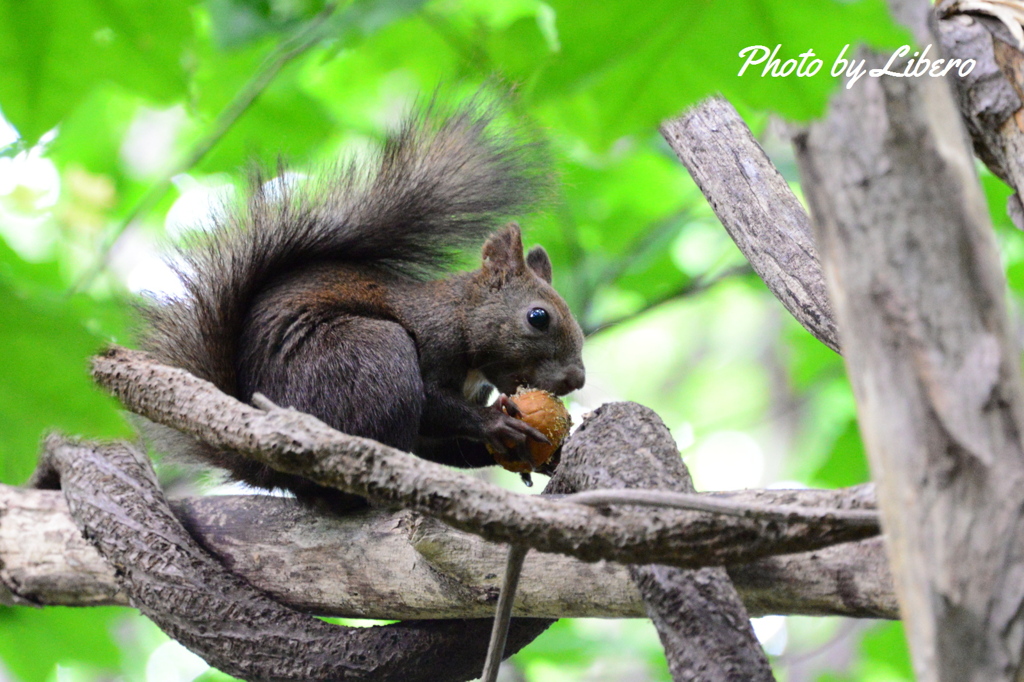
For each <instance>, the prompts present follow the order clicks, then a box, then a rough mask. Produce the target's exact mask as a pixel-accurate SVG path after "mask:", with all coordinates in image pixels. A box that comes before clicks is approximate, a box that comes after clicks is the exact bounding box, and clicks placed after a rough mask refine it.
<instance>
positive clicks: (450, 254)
mask: <svg viewBox="0 0 1024 682" xmlns="http://www.w3.org/2000/svg"><path fill="white" fill-rule="evenodd" d="M496 126H497V124H496V122H495V114H494V112H493V109H492V108H490V107H483V106H481V105H479V104H478V103H476V102H471V103H469V104H467V105H462V106H460V107H457V108H455V109H453V110H450V111H448V112H444V111H440V108H439V107H438V106H437V105H436V104H433V103H432V104H429V105H427V106H426V107H424V108H423V110H422V111H421V112H420V113H419V114H418V115H416V114H413V115H410V116H409V117H407V118H406V120H405V121H404V123H403V124H402V125H401V126H400V127H399V128H398V129H397V130H394V131H392V132H390V133H389V134H388V135H387V136H386V137H385V139H384V141H383V144H382V145H381V146H380V148H379V149H378V150H377V151H376V152H375V154H374V155H373V156H372V157H371V158H370V159H369V160H368V161H366V162H364V163H362V164H359V163H349V164H347V165H344V166H339V167H338V169H337V170H335V171H333V172H331V173H328V174H327V175H326V177H324V178H321V179H319V181H317V182H316V183H314V184H313V186H312V187H309V188H301V187H295V186H293V183H289V182H286V181H285V180H283V179H281V178H279V179H277V180H274V181H271V182H266V183H265V182H263V181H262V179H261V178H259V177H255V178H254V179H253V181H252V189H251V191H250V195H249V197H248V200H247V203H246V205H245V206H244V207H243V208H241V209H239V210H235V211H225V212H223V214H221V215H219V216H217V217H216V219H215V221H216V222H217V223H219V224H216V225H214V227H213V229H212V230H211V231H209V232H208V233H207V234H203V235H201V236H200V238H198V239H194V240H192V243H191V244H189V245H186V246H185V247H184V248H182V249H180V251H179V253H178V260H177V262H176V263H175V262H172V267H174V268H175V269H176V271H177V274H178V275H179V277H180V279H181V281H182V283H183V285H184V290H185V294H184V296H183V297H182V298H180V299H175V300H171V301H167V302H162V303H155V304H150V305H148V306H144V307H143V318H144V322H145V323H146V324H145V330H144V332H143V336H142V343H141V345H142V347H143V348H144V349H145V350H148V351H149V352H151V353H152V354H153V355H154V356H155V357H156V358H157V359H158V360H160V361H162V362H164V363H166V364H169V365H173V366H176V367H181V368H183V369H185V370H188V371H189V372H191V373H192V374H194V375H196V376H198V377H200V378H202V379H206V380H208V381H210V382H212V383H213V384H214V385H216V386H217V387H218V388H219V389H220V390H222V391H224V392H225V393H228V394H229V395H232V396H234V397H236V398H238V399H240V400H243V401H251V400H252V397H253V395H254V394H255V393H261V394H263V395H264V396H266V397H267V398H268V399H269V400H270V401H272V402H273V403H275V404H278V405H281V406H283V407H293V408H295V409H298V410H301V411H303V412H307V413H309V414H312V415H313V416H315V417H317V418H319V419H320V420H322V421H323V422H325V423H327V424H328V425H330V426H332V427H334V428H336V429H338V430H340V431H342V432H344V433H347V434H351V435H356V436H364V437H367V438H372V439H375V440H377V441H379V442H381V443H384V444H386V445H390V446H392V447H395V448H399V449H401V450H405V451H407V452H412V453H414V454H416V455H419V456H420V457H423V458H425V459H428V460H431V461H434V462H440V463H443V464H448V465H453V466H458V467H482V466H487V465H492V464H494V463H495V460H494V456H493V455H492V454H491V452H489V451H488V450H487V447H486V446H488V445H489V446H490V447H491V448H493V449H495V450H498V451H500V452H503V453H508V451H509V450H512V451H513V454H515V451H517V450H518V451H522V450H523V449H524V448H525V444H526V442H527V441H528V440H530V439H532V440H538V441H544V442H546V441H547V439H546V438H545V436H544V435H543V434H542V433H540V432H539V431H537V430H535V429H533V428H532V427H530V426H528V425H527V424H526V423H525V422H523V421H521V420H518V419H515V418H514V415H515V410H514V407H510V406H509V401H508V400H507V395H508V394H511V393H513V392H515V391H516V390H517V388H518V387H520V386H530V387H533V388H540V389H543V390H546V391H550V392H551V393H554V394H557V395H565V394H566V393H569V392H571V391H573V390H576V389H578V388H580V387H582V386H583V383H584V379H585V371H584V367H583V361H582V357H581V349H582V345H583V332H582V331H581V329H580V326H579V324H578V323H577V322H576V320H575V319H574V318H573V316H572V314H571V312H570V311H569V308H568V306H567V305H566V303H565V301H564V300H563V299H562V298H561V296H559V295H558V293H556V292H555V290H554V289H553V288H552V286H551V278H552V268H551V261H550V259H549V257H548V255H547V252H546V251H545V250H544V249H543V247H541V246H535V247H533V248H532V249H531V250H530V251H529V253H528V254H526V255H525V257H524V254H523V244H522V237H521V233H520V229H519V227H518V225H517V224H516V223H508V224H506V225H505V226H504V227H501V228H500V229H499V225H500V224H501V223H502V222H503V221H504V219H505V218H506V217H508V216H509V215H510V214H513V213H514V212H517V211H523V210H530V209H531V208H532V207H533V205H534V204H535V203H536V201H537V199H538V197H539V195H540V194H541V192H542V190H543V188H544V186H545V184H546V172H545V168H544V164H543V161H542V158H541V157H542V156H543V154H542V152H541V147H540V145H539V143H537V142H536V141H531V140H525V141H524V140H522V139H521V136H520V135H519V134H517V133H516V132H514V131H509V130H507V129H506V130H495V128H496ZM488 237H489V238H488ZM485 239H486V242H485V243H484V244H483V248H482V264H481V266H480V267H479V268H478V269H476V270H473V271H471V272H459V273H454V274H447V275H446V276H443V277H440V276H439V275H441V274H442V273H443V272H445V271H446V269H447V266H449V265H450V264H451V262H452V261H453V258H454V255H455V254H456V253H457V252H458V251H459V250H460V249H464V248H466V247H469V246H472V245H476V246H477V247H479V245H480V243H481V242H484V240H485ZM492 387H493V388H496V389H497V390H498V392H499V393H500V394H501V395H500V396H499V399H498V400H497V401H496V402H495V403H494V404H493V405H490V406H488V405H486V401H487V398H488V396H489V395H490V394H491V392H492ZM158 428H159V427H158ZM149 431H150V433H151V434H152V433H153V430H152V429H150V430H149ZM157 439H158V440H159V441H162V442H161V445H163V446H165V447H168V446H169V448H170V449H171V450H174V451H178V452H181V451H182V450H186V451H189V452H191V453H192V454H193V455H198V457H199V458H200V459H202V460H205V461H206V462H207V463H208V464H212V465H214V466H217V467H220V468H222V469H226V470H227V471H228V472H229V474H230V475H231V476H232V477H233V478H235V479H237V480H240V481H243V482H245V483H248V484H250V485H252V486H255V487H259V488H266V489H275V488H284V489H288V490H290V491H292V492H293V493H294V494H295V495H296V496H297V497H299V498H300V499H303V500H307V501H312V502H315V503H317V504H324V503H326V504H327V506H328V507H330V508H334V509H337V510H346V509H350V508H352V507H358V506H362V505H363V504H365V501H364V500H362V499H361V498H357V497H356V496H353V495H348V494H345V493H341V492H340V491H334V490H330V489H328V488H324V487H322V486H319V485H317V484H315V483H313V482H312V481H308V480H306V479H303V478H300V477H297V476H292V475H288V474H283V473H280V472H277V471H274V470H272V469H270V468H269V467H267V466H265V465H262V464H260V463H258V462H256V461H254V460H252V459H249V458H247V457H245V456H244V455H241V454H239V453H236V452H230V451H224V450H217V449H215V448H213V447H212V446H209V445H205V444H202V443H199V441H197V440H194V439H192V438H191V437H188V436H185V435H184V434H177V435H175V436H173V437H170V436H169V435H168V434H167V432H166V431H163V430H161V435H160V436H158V437H157ZM168 441H171V442H168Z"/></svg>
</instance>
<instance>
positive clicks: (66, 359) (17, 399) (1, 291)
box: [0, 244, 129, 484]
mask: <svg viewBox="0 0 1024 682" xmlns="http://www.w3.org/2000/svg"><path fill="white" fill-rule="evenodd" d="M57 282H60V278H59V276H58V275H57V269H56V267H55V266H54V265H53V264H47V265H31V264H27V263H25V262H24V261H21V260H20V259H19V258H17V256H15V255H14V254H13V252H11V251H10V249H9V248H7V246H6V245H3V244H0V319H2V320H4V324H3V325H0V356H2V357H4V358H5V359H6V362H5V369H4V372H2V373H0V421H2V422H3V423H4V425H5V426H4V428H3V429H0V481H2V482H4V483H9V484H21V483H24V482H25V479H27V478H28V476H29V474H30V473H31V472H32V469H33V468H34V466H35V462H36V458H37V454H38V449H39V441H40V438H41V437H42V435H43V434H44V433H45V432H46V431H48V430H52V429H59V430H62V431H66V432H68V433H72V434H81V435H84V436H90V437H94V436H102V437H111V436H125V435H128V433H129V431H128V429H127V428H126V426H125V424H124V422H123V420H122V419H121V416H120V413H119V411H118V408H117V404H116V403H115V402H114V400H113V399H111V398H109V397H107V396H105V395H103V394H102V393H101V392H100V391H99V390H98V389H97V388H96V387H95V386H93V384H92V381H91V380H90V378H89V374H88V358H89V357H90V356H91V355H93V354H94V353H96V352H97V351H98V350H99V349H100V348H101V347H102V346H103V345H104V343H105V339H104V338H103V337H102V336H101V334H100V330H101V329H109V328H110V327H109V325H110V316H111V313H112V312H113V311H112V310H111V309H110V308H111V304H102V303H98V302H93V301H91V300H89V299H84V298H82V299H77V300H74V301H68V300H66V298H65V295H64V294H63V292H62V290H61V289H59V288H58V289H54V288H51V287H52V285H54V284H55V283H57Z"/></svg>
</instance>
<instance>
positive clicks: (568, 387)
mask: <svg viewBox="0 0 1024 682" xmlns="http://www.w3.org/2000/svg"><path fill="white" fill-rule="evenodd" d="M586 380H587V375H586V372H585V371H584V370H583V367H570V368H569V369H568V370H566V372H565V377H563V378H562V381H561V382H560V383H559V384H558V394H559V395H565V394H566V393H572V392H573V391H575V390H576V389H579V388H583V384H584V382H586Z"/></svg>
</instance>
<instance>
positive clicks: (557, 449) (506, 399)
mask: <svg viewBox="0 0 1024 682" xmlns="http://www.w3.org/2000/svg"><path fill="white" fill-rule="evenodd" d="M494 407H495V408H496V409H500V410H502V411H503V412H504V413H505V414H507V415H508V416H510V417H514V418H516V419H519V420H522V421H523V422H525V423H526V424H528V425H529V426H532V427H533V428H535V429H537V431H539V432H540V433H542V434H543V435H544V437H545V438H546V439H547V441H548V442H546V443H545V442H543V441H538V440H532V439H531V440H528V441H527V442H526V444H525V445H521V446H518V447H517V446H516V445H515V443H511V442H506V443H505V445H506V447H507V448H508V450H507V452H499V451H498V450H497V449H496V448H493V447H491V446H490V445H488V446H487V449H488V450H489V451H490V453H491V454H492V455H494V461H496V462H497V463H498V464H500V465H501V466H503V467H504V468H505V469H507V470H508V471H513V472H515V473H518V474H519V475H520V476H521V477H522V479H523V482H524V483H525V484H526V485H528V486H530V485H533V481H532V480H531V478H530V473H531V472H534V471H537V472H540V473H551V472H552V471H553V470H554V468H555V466H557V464H558V459H559V455H560V454H561V449H562V443H563V442H565V439H566V437H568V435H569V430H570V429H571V428H572V419H571V418H570V417H569V411H568V410H566V409H565V405H564V404H563V403H562V401H561V400H559V399H558V397H557V396H555V395H554V394H553V393H549V392H548V391H542V390H540V389H534V388H526V387H521V388H520V389H519V390H518V391H516V393H515V394H514V395H512V396H507V395H502V396H501V397H499V398H498V400H497V401H496V402H495V403H494Z"/></svg>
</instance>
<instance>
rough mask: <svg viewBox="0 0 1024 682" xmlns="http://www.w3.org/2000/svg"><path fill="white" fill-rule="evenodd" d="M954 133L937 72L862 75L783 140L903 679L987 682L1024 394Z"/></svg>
mask: <svg viewBox="0 0 1024 682" xmlns="http://www.w3.org/2000/svg"><path fill="white" fill-rule="evenodd" d="M873 61H874V63H873V64H871V63H869V68H870V67H871V66H874V67H880V66H882V65H883V64H884V62H885V59H884V58H880V57H876V58H874V59H873ZM965 142H966V140H965V136H964V133H963V129H962V128H961V125H960V116H959V114H958V112H957V110H956V105H955V103H954V102H953V98H952V96H951V94H950V91H949V88H948V85H947V84H946V83H945V82H943V81H941V80H938V79H934V78H901V79H895V78H864V79H862V80H861V81H860V82H858V83H857V86H856V87H854V88H852V89H850V90H841V91H840V93H839V95H838V96H837V98H836V99H835V101H834V102H833V104H832V106H831V108H830V113H829V116H828V118H827V120H826V121H824V122H822V123H819V124H815V125H814V126H812V127H811V129H810V132H809V134H807V135H806V136H804V137H802V138H799V139H798V140H797V143H798V144H797V148H798V157H799V161H800V165H801V171H802V174H803V177H804V184H803V186H804V189H805V192H806V193H807V197H808V200H809V202H810V205H811V207H812V210H813V213H814V216H815V223H816V226H817V227H818V228H819V229H818V231H817V235H816V236H817V238H818V244H819V249H820V251H821V254H822V257H823V260H824V265H825V271H826V273H827V277H828V283H829V285H830V286H829V293H830V295H831V300H832V302H833V305H834V307H835V310H836V313H837V317H838V322H839V327H840V329H842V337H843V339H842V340H843V348H844V351H845V355H846V359H847V366H848V370H849V373H850V376H851V378H852V380H853V385H854V392H855V394H856V397H857V404H858V413H859V416H860V424H861V430H862V433H863V434H864V438H865V444H866V446H867V450H868V453H869V456H870V459H871V464H872V471H873V474H874V477H875V479H876V480H877V481H878V482H879V488H878V491H879V503H880V505H881V508H882V511H883V518H884V525H885V527H886V531H887V537H888V538H889V540H890V551H891V555H892V565H893V568H894V574H895V578H896V584H897V594H898V595H899V598H900V604H901V607H902V608H901V611H902V613H903V614H904V617H905V622H906V625H907V634H908V637H909V640H910V644H911V651H912V653H913V656H914V662H915V668H916V670H917V674H918V676H919V679H921V680H950V681H953V680H957V681H964V680H975V681H977V682H981V681H982V680H984V681H986V682H994V681H998V680H1013V679H1018V676H1019V675H1020V672H1021V652H1022V648H1024V608H1022V607H1024V583H1022V581H1021V580H1020V576H1021V574H1022V571H1024V524H1022V523H1021V507H1022V498H1021V494H1022V493H1021V491H1022V490H1024V452H1022V445H1021V429H1022V427H1024V413H1022V409H1021V408H1022V405H1024V403H1022V402H1021V398H1022V396H1021V384H1020V376H1019V368H1018V362H1019V361H1018V354H1017V349H1016V348H1015V347H1014V346H1013V344H1012V343H1010V342H1009V335H1008V325H1007V321H1006V317H1005V301H1004V295H1005V293H1004V292H1005V286H1006V284H1005V282H1004V280H1003V276H1002V270H1001V267H1000V264H999V259H998V255H997V253H996V251H995V246H994V243H993V237H992V233H991V228H990V226H989V224H988V218H987V213H986V207H985V204H984V200H983V197H982V195H981V192H980V189H979V187H978V182H977V178H976V176H975V174H974V168H973V161H972V158H971V157H970V155H969V153H968V149H967V146H966V143H965Z"/></svg>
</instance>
